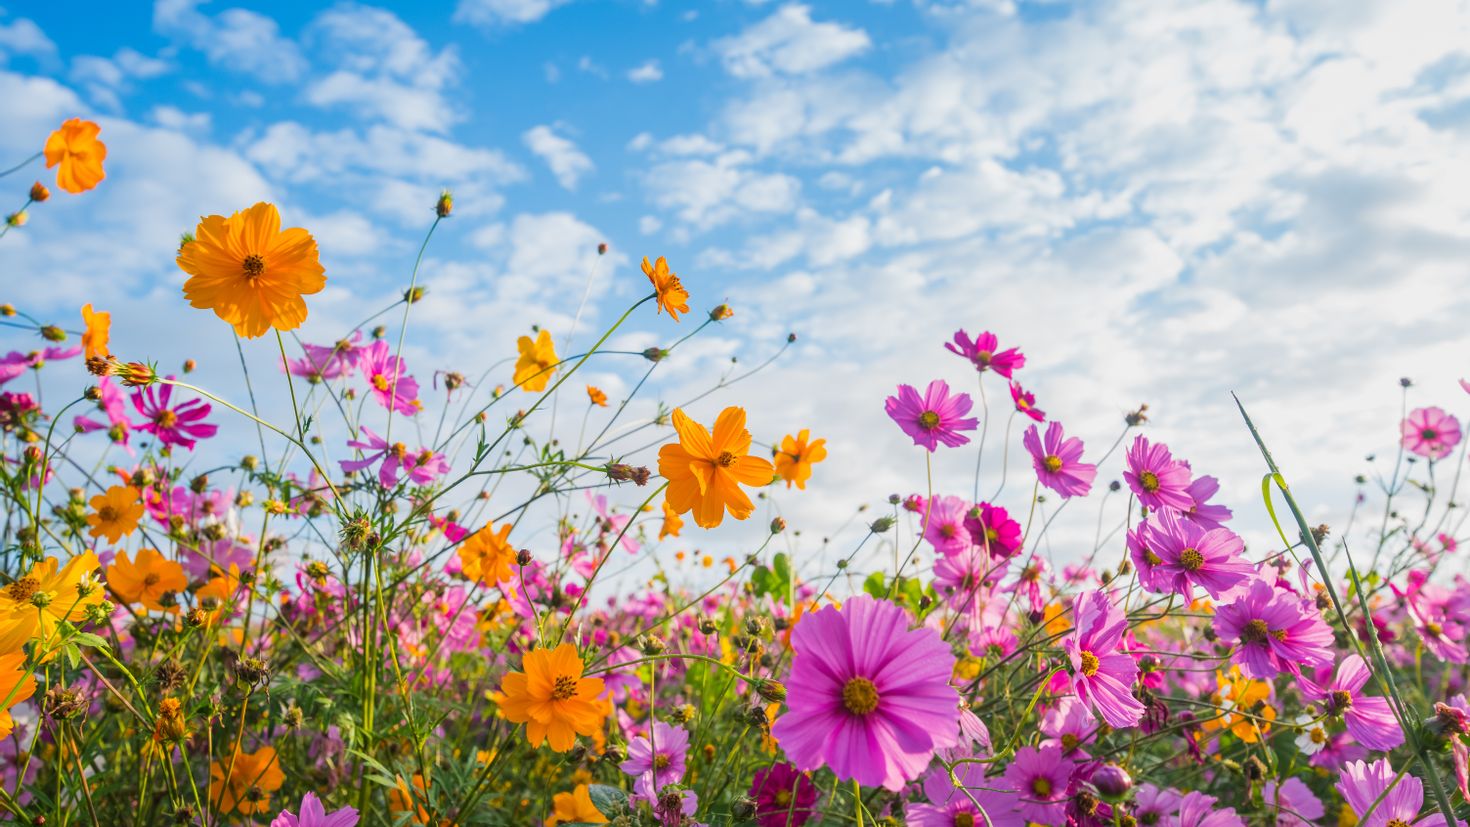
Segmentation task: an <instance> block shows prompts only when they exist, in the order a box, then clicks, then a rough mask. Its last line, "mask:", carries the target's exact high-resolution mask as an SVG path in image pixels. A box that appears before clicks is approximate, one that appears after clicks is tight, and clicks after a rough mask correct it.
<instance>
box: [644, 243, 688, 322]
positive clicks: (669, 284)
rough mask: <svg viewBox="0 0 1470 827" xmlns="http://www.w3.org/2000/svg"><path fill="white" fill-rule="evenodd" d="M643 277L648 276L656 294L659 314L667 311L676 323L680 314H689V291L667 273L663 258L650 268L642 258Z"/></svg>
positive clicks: (675, 277) (667, 264) (671, 274)
mask: <svg viewBox="0 0 1470 827" xmlns="http://www.w3.org/2000/svg"><path fill="white" fill-rule="evenodd" d="M643 275H645V276H648V280H649V281H650V282H652V283H653V290H654V292H655V293H657V294H658V310H659V312H660V313H662V312H664V311H665V310H667V311H669V317H670V318H672V319H673V320H674V321H676V322H677V321H679V314H680V313H688V312H689V291H688V290H685V289H684V285H683V283H681V282H680V281H679V277H678V276H676V275H674V274H673V273H671V272H669V263H668V262H667V261H665V260H664V257H663V256H659V257H658V261H655V262H654V263H653V265H652V266H649V264H648V256H644V257H643Z"/></svg>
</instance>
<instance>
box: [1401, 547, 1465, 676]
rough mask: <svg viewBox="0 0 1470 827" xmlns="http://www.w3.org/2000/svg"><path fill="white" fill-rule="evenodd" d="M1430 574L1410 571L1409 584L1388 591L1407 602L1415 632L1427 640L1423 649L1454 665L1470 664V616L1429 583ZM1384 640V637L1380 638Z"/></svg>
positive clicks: (1462, 607) (1447, 595) (1453, 596)
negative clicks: (1468, 639)
mask: <svg viewBox="0 0 1470 827" xmlns="http://www.w3.org/2000/svg"><path fill="white" fill-rule="evenodd" d="M1428 579H1429V573H1428V572H1427V571H1424V570H1420V569H1416V570H1414V571H1411V572H1409V575H1408V584H1407V585H1406V586H1405V588H1403V589H1400V588H1399V587H1398V586H1396V585H1394V584H1393V583H1390V584H1389V588H1391V589H1393V593H1394V594H1395V595H1397V596H1398V597H1399V598H1400V599H1401V600H1403V601H1404V605H1405V606H1406V607H1407V608H1408V614H1409V619H1410V620H1412V621H1413V623H1414V631H1416V632H1418V633H1419V638H1420V639H1421V640H1423V641H1424V648H1426V649H1428V650H1429V651H1430V652H1433V653H1434V655H1435V656H1436V657H1438V658H1440V659H1441V660H1447V661H1449V662H1451V663H1465V662H1467V661H1470V650H1467V649H1466V647H1465V630H1466V628H1467V626H1470V617H1467V610H1466V607H1465V606H1464V603H1463V601H1462V600H1455V599H1454V598H1455V595H1452V594H1450V593H1449V592H1448V591H1447V590H1445V589H1442V588H1440V587H1438V586H1433V585H1430V584H1429V583H1428ZM1379 639H1380V640H1382V636H1381V635H1380V637H1379Z"/></svg>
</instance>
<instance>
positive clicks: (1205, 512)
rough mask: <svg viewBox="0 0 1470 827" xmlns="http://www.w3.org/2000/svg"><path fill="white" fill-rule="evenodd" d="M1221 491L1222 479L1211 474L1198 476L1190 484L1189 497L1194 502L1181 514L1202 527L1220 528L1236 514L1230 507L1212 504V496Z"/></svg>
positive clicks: (1207, 528)
mask: <svg viewBox="0 0 1470 827" xmlns="http://www.w3.org/2000/svg"><path fill="white" fill-rule="evenodd" d="M1218 493H1220V481H1219V480H1217V479H1215V478H1214V477H1211V476H1203V477H1196V478H1195V480H1194V482H1191V483H1190V484H1189V497H1190V499H1192V500H1194V504H1193V505H1191V506H1190V507H1189V508H1188V509H1186V510H1185V511H1183V512H1181V516H1183V517H1184V518H1185V519H1187V520H1189V521H1190V522H1191V523H1194V524H1195V525H1197V526H1199V527H1200V528H1203V529H1206V530H1209V529H1212V528H1219V527H1220V526H1221V525H1222V524H1223V523H1224V522H1225V521H1226V520H1229V519H1230V518H1231V517H1233V516H1235V515H1234V512H1232V511H1231V510H1230V509H1229V508H1228V507H1226V506H1223V505H1211V504H1210V502H1209V500H1210V498H1211V497H1213V496H1215V495H1216V494H1218Z"/></svg>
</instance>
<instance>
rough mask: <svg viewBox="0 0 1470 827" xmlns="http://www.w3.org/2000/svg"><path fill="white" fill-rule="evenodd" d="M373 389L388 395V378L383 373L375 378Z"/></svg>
mask: <svg viewBox="0 0 1470 827" xmlns="http://www.w3.org/2000/svg"><path fill="white" fill-rule="evenodd" d="M373 387H375V388H377V389H378V390H380V391H383V392H385V393H386V392H387V390H388V377H386V376H384V375H383V374H381V373H380V374H378V375H377V376H374V377H373Z"/></svg>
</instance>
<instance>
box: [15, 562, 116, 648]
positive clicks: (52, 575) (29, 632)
mask: <svg viewBox="0 0 1470 827" xmlns="http://www.w3.org/2000/svg"><path fill="white" fill-rule="evenodd" d="M97 566H98V563H97V555H95V554H93V553H92V552H90V551H87V552H83V553H81V554H79V555H77V556H76V557H73V558H71V559H70V560H68V561H67V562H66V565H65V566H61V565H60V564H59V563H58V562H57V560H56V558H55V557H47V558H46V559H45V560H42V561H41V562H39V563H36V564H34V565H32V566H31V568H30V571H28V572H26V573H25V575H24V576H22V577H18V578H16V579H15V580H12V581H11V582H10V584H9V585H7V586H6V587H5V588H3V589H0V653H10V652H16V651H19V650H20V648H21V647H22V646H25V645H26V643H27V642H28V641H30V640H32V639H35V638H39V639H40V640H41V641H42V642H43V643H46V642H49V641H50V640H51V638H52V637H53V636H54V635H55V633H56V624H57V622H58V621H62V620H65V621H68V622H70V623H80V622H81V621H82V620H83V619H85V618H86V616H87V607H88V606H92V605H95V604H97V603H101V602H102V589H101V587H100V586H99V585H98V584H97V581H96V580H95V579H94V578H93V577H92V576H91V575H92V573H93V572H95V571H96V570H97ZM51 654H52V653H51V652H43V653H42V659H43V660H47V659H49V658H50V657H51Z"/></svg>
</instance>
